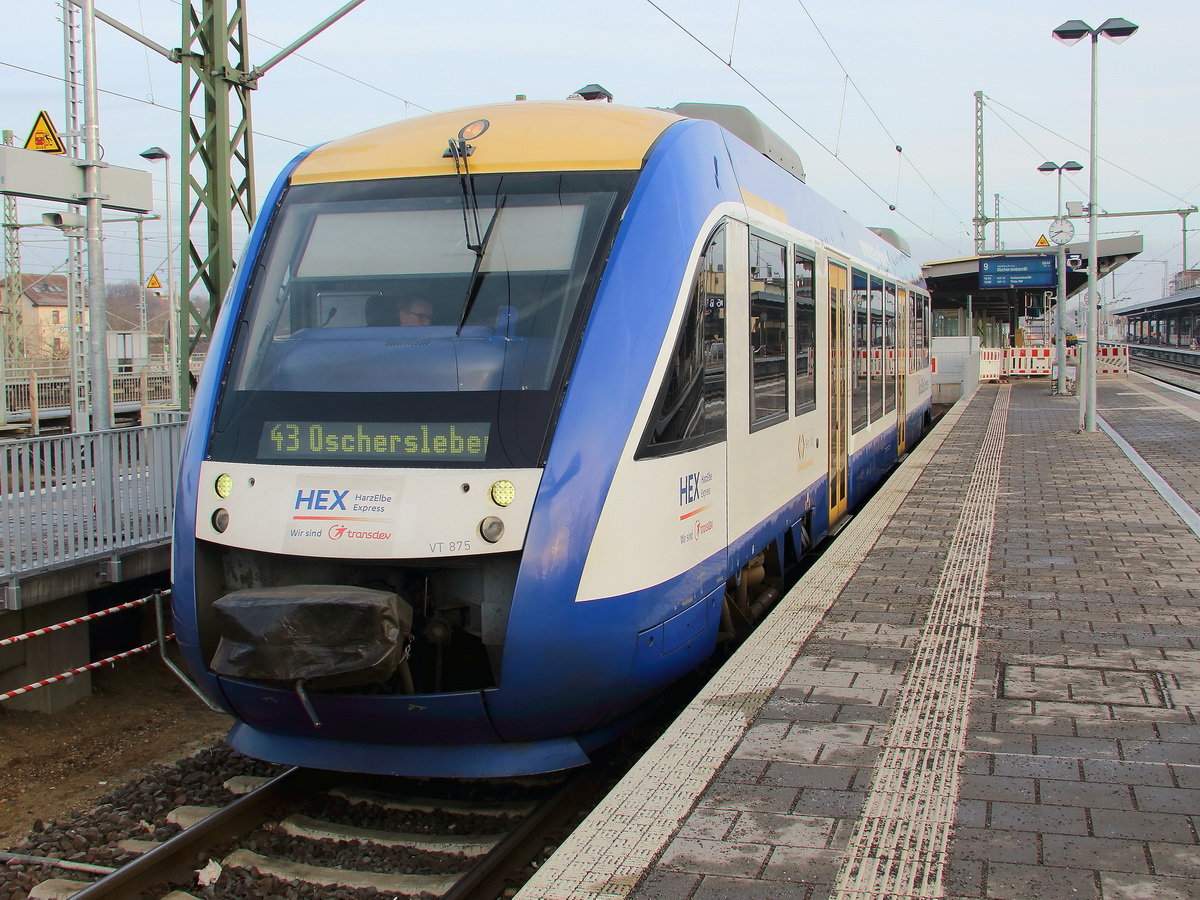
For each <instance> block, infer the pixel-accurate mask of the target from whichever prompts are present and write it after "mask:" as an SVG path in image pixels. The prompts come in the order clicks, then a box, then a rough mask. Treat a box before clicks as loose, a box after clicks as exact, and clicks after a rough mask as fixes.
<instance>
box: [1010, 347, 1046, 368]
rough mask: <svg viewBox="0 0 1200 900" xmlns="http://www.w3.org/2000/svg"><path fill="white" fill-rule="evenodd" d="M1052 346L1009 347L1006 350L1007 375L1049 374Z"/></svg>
mask: <svg viewBox="0 0 1200 900" xmlns="http://www.w3.org/2000/svg"><path fill="white" fill-rule="evenodd" d="M1051 353H1053V350H1052V349H1051V348H1050V347H1008V348H1006V349H1005V351H1004V374H1005V375H1049V374H1050V362H1051V360H1050V355H1051Z"/></svg>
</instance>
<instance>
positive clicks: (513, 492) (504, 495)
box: [491, 481, 517, 506]
mask: <svg viewBox="0 0 1200 900" xmlns="http://www.w3.org/2000/svg"><path fill="white" fill-rule="evenodd" d="M491 493H492V502H493V503H495V504H496V505H497V506H508V504H510V503H512V502H513V501H514V500H515V499H517V489H516V487H514V486H513V483H512V482H511V481H497V482H496V483H495V484H493V485H492V492H491Z"/></svg>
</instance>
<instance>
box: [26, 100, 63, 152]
mask: <svg viewBox="0 0 1200 900" xmlns="http://www.w3.org/2000/svg"><path fill="white" fill-rule="evenodd" d="M25 149H26V150H41V151H42V152H43V153H66V152H67V148H66V147H64V146H63V142H62V139H61V138H59V136H58V132H57V131H56V130H55V128H54V123H53V122H51V121H50V114H49V113H48V112H46V111H45V110H44V109H43V110H42V111H41V112H39V113H38V117H37V121H36V122H34V123H33V131H31V132H29V137H28V138H26V139H25Z"/></svg>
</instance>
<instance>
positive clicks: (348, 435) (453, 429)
mask: <svg viewBox="0 0 1200 900" xmlns="http://www.w3.org/2000/svg"><path fill="white" fill-rule="evenodd" d="M490 435H491V425H490V424H489V423H488V422H383V423H381V422H369V423H368V422H267V423H265V424H264V425H263V431H262V438H261V439H260V440H259V442H258V458H259V459H329V460H352V459H353V460H365V459H377V460H391V461H394V462H397V463H400V464H403V463H404V462H408V461H423V462H426V461H431V460H444V461H446V462H462V461H467V460H474V461H483V460H484V459H485V458H486V457H487V446H488V437H489V436H490Z"/></svg>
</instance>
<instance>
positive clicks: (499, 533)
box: [479, 516, 504, 544]
mask: <svg viewBox="0 0 1200 900" xmlns="http://www.w3.org/2000/svg"><path fill="white" fill-rule="evenodd" d="M479 536H480V537H481V538H483V539H484V540H485V541H487V542H488V543H489V544H494V543H496V541H498V540H500V538H502V537H504V523H503V522H501V521H500V520H499V519H497V518H496V517H495V516H488V517H487V518H486V519H484V520H483V521H482V522H480V523H479Z"/></svg>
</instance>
